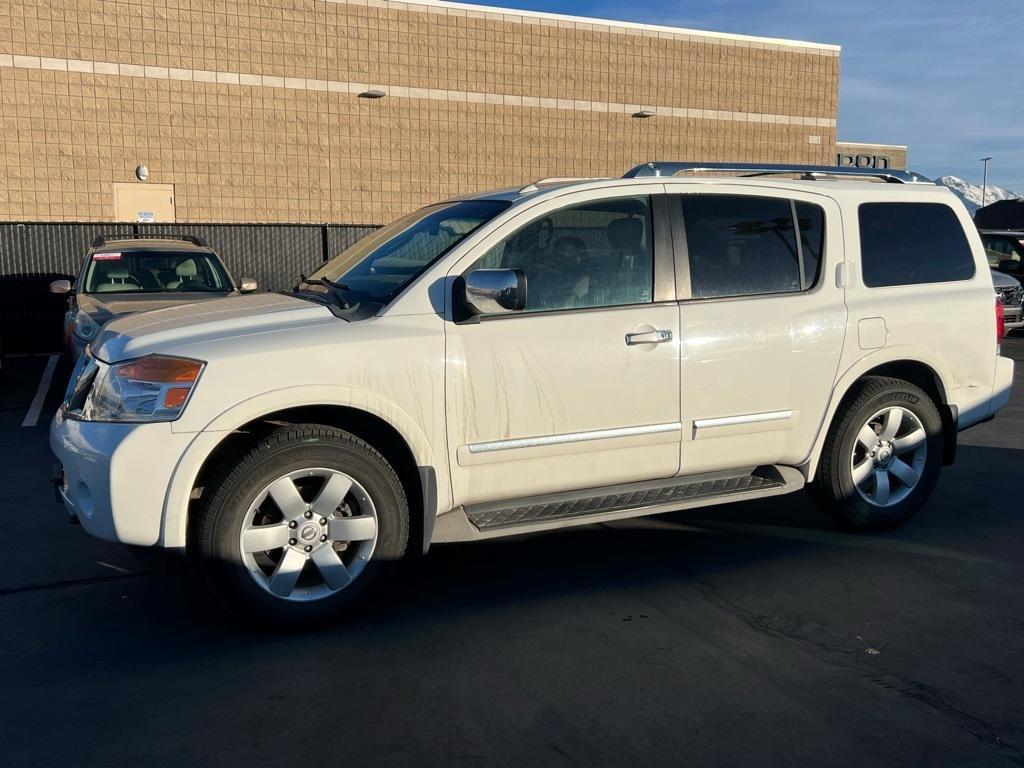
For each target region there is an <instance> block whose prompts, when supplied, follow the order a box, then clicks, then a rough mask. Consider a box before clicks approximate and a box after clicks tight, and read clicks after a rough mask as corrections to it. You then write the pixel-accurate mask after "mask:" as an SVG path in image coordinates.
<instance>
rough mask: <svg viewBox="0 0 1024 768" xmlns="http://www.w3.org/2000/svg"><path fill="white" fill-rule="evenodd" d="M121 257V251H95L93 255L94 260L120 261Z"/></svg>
mask: <svg viewBox="0 0 1024 768" xmlns="http://www.w3.org/2000/svg"><path fill="white" fill-rule="evenodd" d="M120 259H121V254H120V253H94V254H93V255H92V260H93V261H119V260H120Z"/></svg>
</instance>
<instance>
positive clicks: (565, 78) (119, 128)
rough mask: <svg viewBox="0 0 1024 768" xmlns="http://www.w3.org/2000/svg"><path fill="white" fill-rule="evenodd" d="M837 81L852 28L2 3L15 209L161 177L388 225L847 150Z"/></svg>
mask: <svg viewBox="0 0 1024 768" xmlns="http://www.w3.org/2000/svg"><path fill="white" fill-rule="evenodd" d="M838 84H839V49H838V47H836V46H831V45H819V44H814V43H804V42H794V41H785V40H770V39H762V38H752V37H744V36H739V35H727V34H715V33H708V32H697V31H692V30H683V29H673V28H666V27H655V26H647V25H639V24H628V23H621V22H611V21H599V20H594V19H582V18H573V17H565V16H556V15H551V14H541V13H532V12H526V11H512V10H504V9H493V8H482V7H476V6H468V5H457V4H454V3H441V2H436V1H435V0H410V1H407V2H392V1H391V0H260V1H259V2H256V1H255V0H3V2H0V120H2V132H0V162H2V163H3V165H2V167H0V220H8V221H10V220H15V221H27V220H56V221H59V220H65V221H72V220H77V221H110V220H113V219H115V218H118V219H128V218H132V219H134V218H135V215H136V211H135V210H134V209H135V208H139V206H146V205H148V203H139V202H137V200H138V199H142V198H139V197H138V195H137V193H138V190H140V189H141V190H143V192H145V193H147V194H149V196H150V198H151V199H154V200H156V199H157V198H160V199H163V198H162V197H161V195H164V193H165V192H166V194H165V197H166V200H167V201H168V202H171V201H173V205H172V206H171V207H170V208H169V209H168V210H169V213H168V212H166V211H157V212H156V213H155V214H154V215H155V217H156V218H157V219H160V218H168V217H169V216H174V217H176V220H177V221H179V222H236V221H249V222H260V221H270V222H284V221H291V222H322V221H333V222H357V223H377V222H383V221H387V220H389V219H391V218H394V217H395V216H396V215H398V214H400V213H402V212H404V211H407V210H409V209H411V208H414V207H416V206H418V205H420V204H422V203H424V202H427V201H431V200H436V199H439V198H445V197H450V196H453V195H457V194H459V193H462V192H467V191H472V190H479V189H484V188H491V187H500V186H508V185H511V184H517V183H520V182H524V181H529V180H532V179H536V178H540V177H545V176H563V175H572V176H580V175H582V176H604V175H620V174H621V173H622V172H623V171H625V170H626V169H628V168H629V167H631V166H633V165H635V164H637V163H639V162H643V161H646V160H652V159H699V160H708V161H713V160H733V161H771V162H801V163H817V164H830V165H831V164H835V163H836V158H837V154H838V153H839V152H842V151H843V150H838V151H837V143H836V114H837V106H838V104H837V101H838ZM380 93H382V94H384V95H383V96H382V97H380V98H370V97H369V96H372V95H378V94H380ZM649 113H651V116H649V117H642V116H638V115H644V114H649ZM902 157H903V160H904V161H905V148H904V150H903V156H902ZM900 164H901V163H900V162H897V161H894V162H893V164H892V165H891V167H900ZM140 165H144V166H146V167H147V169H148V172H149V175H148V180H147V181H146V182H144V183H143V182H138V181H137V180H136V168H137V166H140ZM133 184H134V185H137V186H130V185H133ZM162 185H164V186H162ZM140 210H141V209H140ZM126 212H127V213H126ZM151 213H152V212H151Z"/></svg>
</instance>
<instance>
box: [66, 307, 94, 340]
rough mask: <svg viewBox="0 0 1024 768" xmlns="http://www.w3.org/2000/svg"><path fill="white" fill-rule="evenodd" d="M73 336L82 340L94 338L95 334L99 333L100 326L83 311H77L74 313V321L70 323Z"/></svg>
mask: <svg viewBox="0 0 1024 768" xmlns="http://www.w3.org/2000/svg"><path fill="white" fill-rule="evenodd" d="M72 328H73V329H74V333H75V336H77V337H78V338H80V339H81V340H82V341H92V340H93V339H94V338H96V334H97V333H99V330H100V327H99V326H98V325H96V323H95V322H94V321H93V319H92V318H91V317H89V315H87V314H86V313H85V312H81V311H79V312H77V313H76V314H75V321H74V324H73V325H72Z"/></svg>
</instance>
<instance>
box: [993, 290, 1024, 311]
mask: <svg viewBox="0 0 1024 768" xmlns="http://www.w3.org/2000/svg"><path fill="white" fill-rule="evenodd" d="M996 296H998V297H999V303H1000V304H1002V305H1003V306H1004V307H1019V306H1020V305H1021V300H1022V299H1024V288H1021V287H1020V286H1017V287H1016V288H996Z"/></svg>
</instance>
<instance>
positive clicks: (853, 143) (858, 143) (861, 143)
mask: <svg viewBox="0 0 1024 768" xmlns="http://www.w3.org/2000/svg"><path fill="white" fill-rule="evenodd" d="M840 145H842V146H844V147H886V148H887V149H907V145H906V144H883V143H882V142H880V141H840V140H839V139H836V146H837V147H838V146H840Z"/></svg>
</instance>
